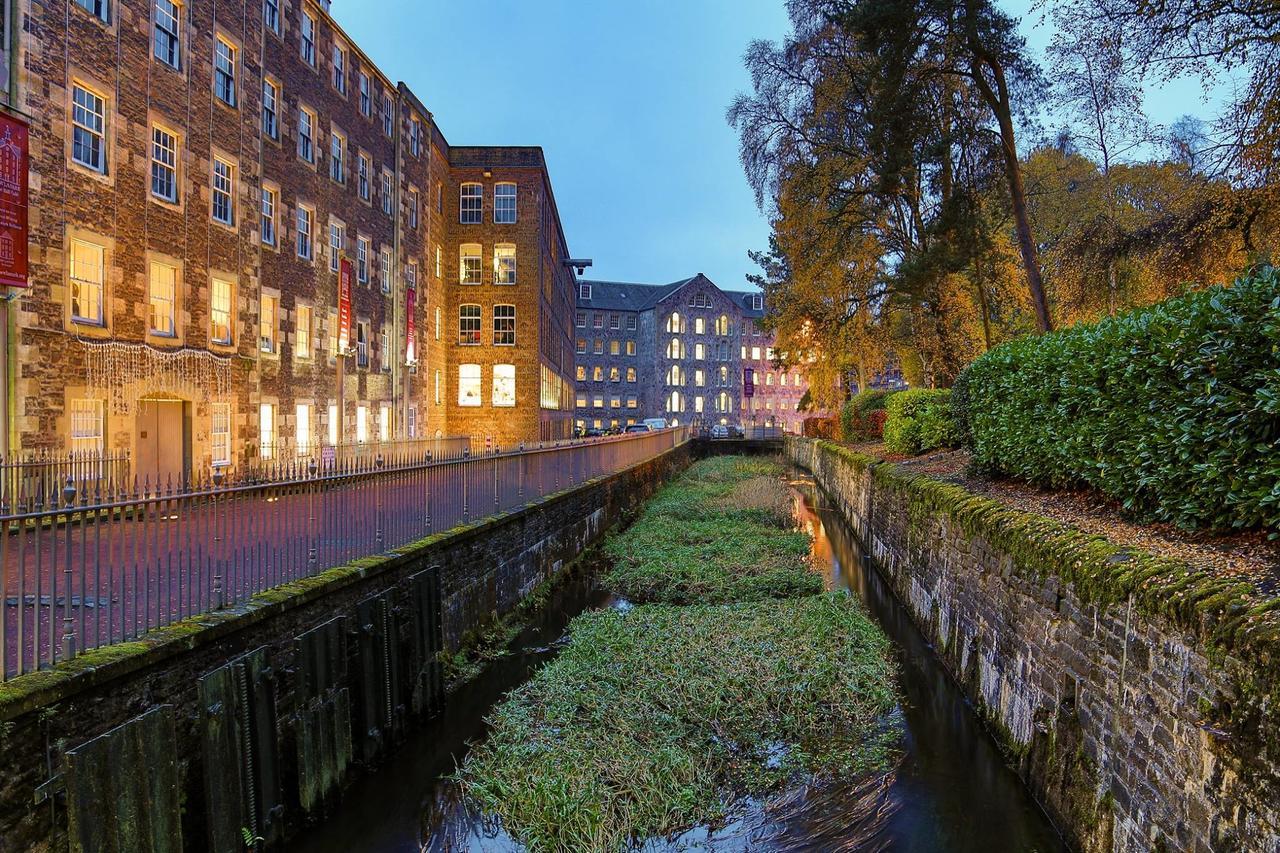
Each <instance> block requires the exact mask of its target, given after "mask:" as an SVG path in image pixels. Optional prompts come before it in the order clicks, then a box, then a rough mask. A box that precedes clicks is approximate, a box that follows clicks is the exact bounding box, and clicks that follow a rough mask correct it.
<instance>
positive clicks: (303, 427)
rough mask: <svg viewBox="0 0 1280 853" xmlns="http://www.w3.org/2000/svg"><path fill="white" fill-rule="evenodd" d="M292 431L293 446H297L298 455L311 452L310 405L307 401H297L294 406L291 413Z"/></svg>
mask: <svg viewBox="0 0 1280 853" xmlns="http://www.w3.org/2000/svg"><path fill="white" fill-rule="evenodd" d="M293 432H294V447H295V448H297V453H298V455H299V456H306V455H307V454H308V453H310V452H311V406H310V404H308V403H298V404H297V405H296V406H295V407H294V414H293Z"/></svg>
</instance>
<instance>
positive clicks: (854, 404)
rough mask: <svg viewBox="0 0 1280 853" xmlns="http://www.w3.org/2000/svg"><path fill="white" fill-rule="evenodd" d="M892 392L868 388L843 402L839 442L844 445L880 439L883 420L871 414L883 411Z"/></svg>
mask: <svg viewBox="0 0 1280 853" xmlns="http://www.w3.org/2000/svg"><path fill="white" fill-rule="evenodd" d="M893 394H894V392H893V391H884V390H881V389H879V388H868V389H867V390H865V391H859V392H858V393H857V394H854V395H853V396H852V397H850V398H849V399H848V400H846V401H845V404H844V407H843V408H841V409H840V440H841V441H843V442H845V443H846V444H852V443H853V442H856V441H871V440H873V439H877V438H880V433H881V430H882V429H883V427H884V420H883V419H882V418H878V417H875V416H874V415H873V413H875V412H879V411H883V410H884V407H885V405H886V403H887V402H888V400H889V397H890V396H891V395H893Z"/></svg>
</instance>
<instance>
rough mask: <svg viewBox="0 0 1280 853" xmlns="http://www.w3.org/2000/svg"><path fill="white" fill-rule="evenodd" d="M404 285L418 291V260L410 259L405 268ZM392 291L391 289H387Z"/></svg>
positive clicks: (388, 291)
mask: <svg viewBox="0 0 1280 853" xmlns="http://www.w3.org/2000/svg"><path fill="white" fill-rule="evenodd" d="M404 286H405V287H406V288H408V289H409V290H413V291H417V289H418V262H417V261H409V263H408V264H406V265H405V268H404ZM385 292H386V293H390V292H391V291H390V290H387V291H385Z"/></svg>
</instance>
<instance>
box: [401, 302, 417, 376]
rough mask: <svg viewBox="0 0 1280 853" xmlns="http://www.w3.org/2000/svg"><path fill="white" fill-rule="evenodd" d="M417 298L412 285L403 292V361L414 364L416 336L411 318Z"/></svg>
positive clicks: (415, 360)
mask: <svg viewBox="0 0 1280 853" xmlns="http://www.w3.org/2000/svg"><path fill="white" fill-rule="evenodd" d="M416 300H417V291H415V290H414V289H413V288H412V287H410V288H406V289H405V292H404V316H405V321H404V361H405V364H415V363H417V361H418V336H417V333H416V332H415V324H414V320H413V303H414V302H415V301H416Z"/></svg>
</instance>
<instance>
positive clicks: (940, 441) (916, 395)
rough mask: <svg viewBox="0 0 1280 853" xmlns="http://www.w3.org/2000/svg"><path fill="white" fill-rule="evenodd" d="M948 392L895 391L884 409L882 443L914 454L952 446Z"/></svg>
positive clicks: (894, 451)
mask: <svg viewBox="0 0 1280 853" xmlns="http://www.w3.org/2000/svg"><path fill="white" fill-rule="evenodd" d="M950 396H951V392H950V391H947V390H945V389H944V390H931V389H928V388H913V389H911V390H910V391H899V392H898V393H897V394H894V395H893V397H892V398H891V399H890V400H889V404H888V406H887V407H886V409H885V414H886V418H885V423H884V443H885V447H887V448H888V449H889V450H890V451H891V452H893V453H901V454H904V455H907V456H915V455H916V454H917V453H923V452H925V451H926V450H933V449H935V448H938V447H952V446H954V445H955V438H954V429H953V427H952V423H951V408H950V406H949V405H948V402H947V401H948V399H949V398H950Z"/></svg>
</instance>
